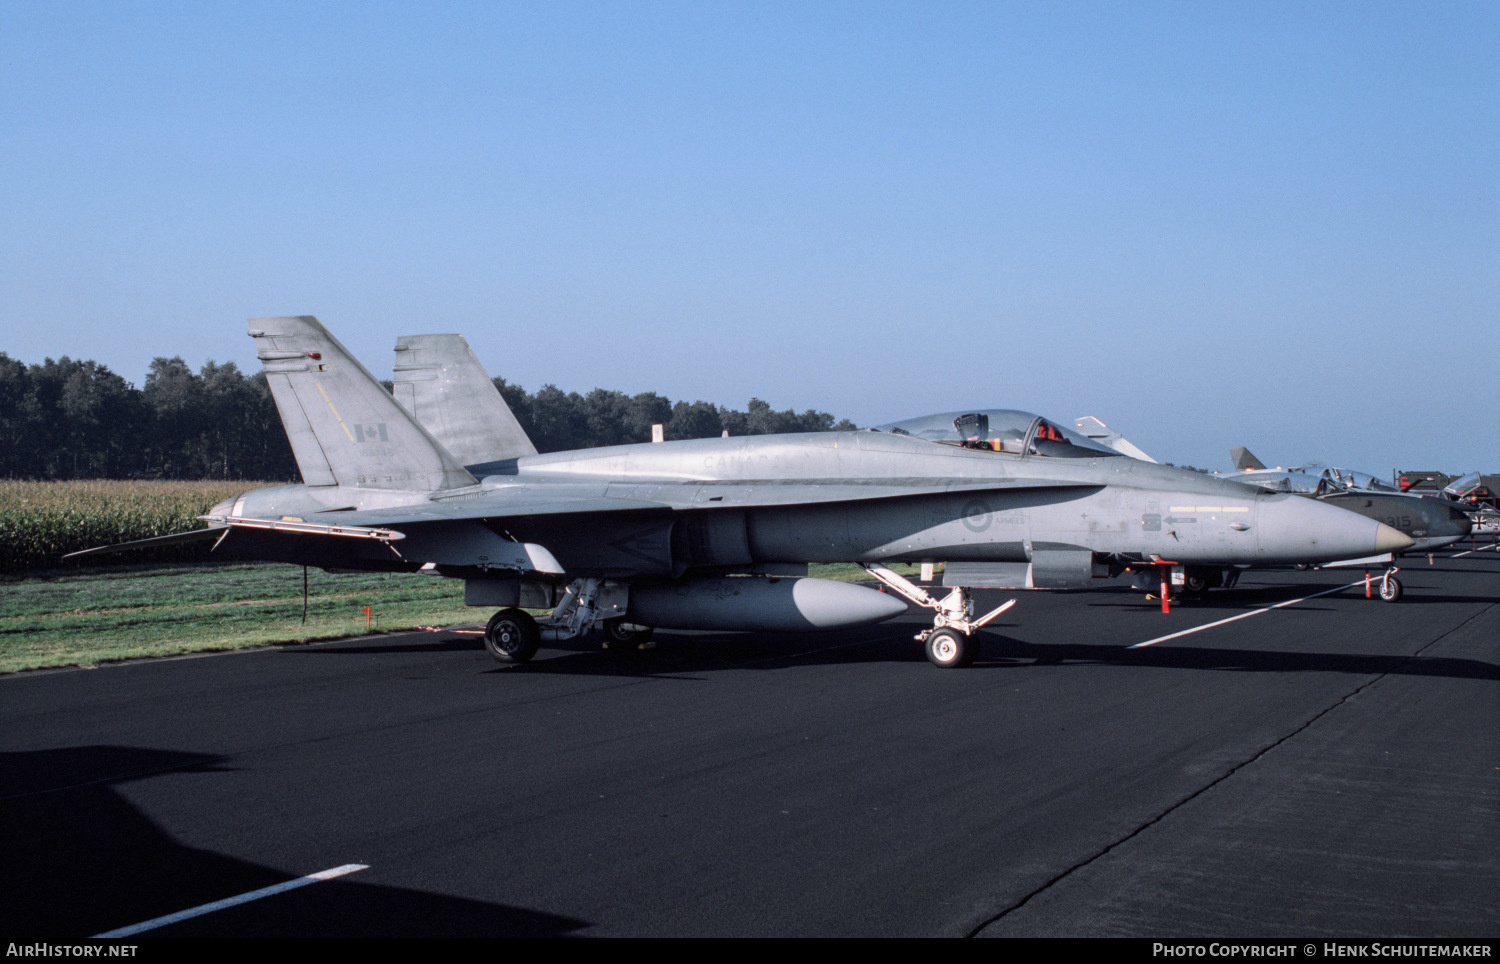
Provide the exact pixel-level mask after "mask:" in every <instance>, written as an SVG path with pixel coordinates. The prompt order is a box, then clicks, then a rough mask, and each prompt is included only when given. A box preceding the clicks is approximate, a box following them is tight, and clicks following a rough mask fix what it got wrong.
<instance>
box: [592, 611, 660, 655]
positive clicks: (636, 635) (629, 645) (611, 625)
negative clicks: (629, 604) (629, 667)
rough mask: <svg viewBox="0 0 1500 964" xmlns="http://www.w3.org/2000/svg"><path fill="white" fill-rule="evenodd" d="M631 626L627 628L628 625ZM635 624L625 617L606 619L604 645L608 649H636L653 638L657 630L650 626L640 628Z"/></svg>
mask: <svg viewBox="0 0 1500 964" xmlns="http://www.w3.org/2000/svg"><path fill="white" fill-rule="evenodd" d="M627 626H628V627H631V628H628V629H627V628H626V627H627ZM634 627H635V624H634V623H630V622H627V621H626V620H625V619H624V618H623V617H622V618H620V619H606V620H605V621H604V645H605V647H606V648H607V649H611V650H614V649H620V650H627V649H636V648H637V647H639V646H641V645H642V644H644V643H647V642H649V641H650V639H651V634H652V633H653V632H655V630H653V629H652V628H651V627H650V626H646V627H643V628H640V629H636V628H634Z"/></svg>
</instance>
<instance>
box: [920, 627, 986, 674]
mask: <svg viewBox="0 0 1500 964" xmlns="http://www.w3.org/2000/svg"><path fill="white" fill-rule="evenodd" d="M978 655H979V640H977V639H974V638H973V637H970V636H965V635H964V634H963V633H961V632H959V631H958V630H956V629H939V630H937V631H936V632H934V633H933V634H932V635H931V636H928V637H927V659H928V661H929V662H931V663H932V665H934V666H941V667H942V668H943V669H957V668H959V667H962V666H968V665H969V664H970V663H972V662H974V657H976V656H978Z"/></svg>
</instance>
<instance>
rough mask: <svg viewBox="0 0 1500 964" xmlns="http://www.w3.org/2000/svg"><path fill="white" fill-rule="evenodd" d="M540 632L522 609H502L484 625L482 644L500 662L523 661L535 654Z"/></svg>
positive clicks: (528, 614) (534, 622)
mask: <svg viewBox="0 0 1500 964" xmlns="http://www.w3.org/2000/svg"><path fill="white" fill-rule="evenodd" d="M541 641H542V633H541V631H540V630H539V629H537V627H536V620H535V619H532V618H531V614H530V613H528V612H526V611H525V610H524V609H502V610H500V611H499V612H498V613H495V615H493V616H491V617H490V622H489V625H487V626H485V627H484V645H485V648H486V649H488V650H489V651H490V655H491V656H493V657H495V658H496V659H498V660H499V661H500V662H502V663H524V662H526V661H527V660H529V659H531V657H533V656H535V655H536V649H537V646H538V645H540V643H541Z"/></svg>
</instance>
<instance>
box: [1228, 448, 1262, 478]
mask: <svg viewBox="0 0 1500 964" xmlns="http://www.w3.org/2000/svg"><path fill="white" fill-rule="evenodd" d="M1229 457H1230V458H1231V459H1233V460H1234V467H1235V468H1237V469H1239V470H1240V471H1241V472H1249V471H1252V470H1254V469H1263V468H1265V464H1264V463H1262V462H1261V460H1260V459H1258V458H1256V457H1255V456H1254V455H1252V454H1251V452H1250V450H1249V449H1247V448H1245V447H1244V446H1243V445H1236V446H1235V447H1234V448H1232V449H1230V450H1229Z"/></svg>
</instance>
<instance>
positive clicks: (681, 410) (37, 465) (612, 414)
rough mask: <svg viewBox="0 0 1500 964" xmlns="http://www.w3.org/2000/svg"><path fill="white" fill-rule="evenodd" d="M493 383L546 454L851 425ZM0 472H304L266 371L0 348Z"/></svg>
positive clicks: (83, 475)
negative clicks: (41, 355) (138, 370)
mask: <svg viewBox="0 0 1500 964" xmlns="http://www.w3.org/2000/svg"><path fill="white" fill-rule="evenodd" d="M386 387H387V389H389V388H390V384H389V383H388V382H387V383H386ZM495 387H496V388H498V389H499V390H500V394H501V395H502V396H503V397H504V398H505V401H506V403H507V404H508V405H510V407H511V410H512V411H513V412H515V415H516V419H517V420H518V421H519V422H520V423H521V427H522V428H524V429H525V430H526V434H527V435H529V436H530V437H531V440H532V442H533V444H535V445H536V447H537V450H538V451H541V452H558V451H564V450H567V449H579V448H593V447H596V446H600V445H617V444H622V443H627V442H646V441H650V439H651V426H652V425H654V424H661V425H663V426H665V432H666V437H667V438H668V439H689V438H709V437H712V436H717V435H720V434H722V433H724V432H726V431H727V432H728V433H729V434H730V435H767V434H777V433H784V432H826V431H844V430H848V429H853V428H854V427H855V426H854V424H853V423H852V422H849V421H848V420H847V419H845V420H840V421H837V422H835V420H834V417H833V416H832V415H830V414H828V413H827V412H819V411H814V410H812V409H808V410H807V411H804V412H802V413H801V414H798V413H796V412H794V411H791V410H790V409H789V410H787V411H784V412H778V411H775V410H773V409H772V408H771V406H770V405H769V404H768V403H766V402H764V401H762V400H760V399H758V398H752V399H750V403H749V405H748V406H747V408H746V410H745V411H737V410H734V409H728V408H724V407H722V406H718V405H714V404H712V403H709V402H704V401H696V402H675V403H674V402H673V401H672V400H671V399H669V398H667V397H665V396H663V395H658V394H656V393H655V392H642V393H641V394H639V395H626V394H625V393H623V392H616V391H610V390H608V389H603V388H596V389H594V390H593V391H591V392H589V393H588V394H587V395H580V394H578V393H577V392H564V391H563V390H562V389H560V388H558V387H557V386H556V385H550V384H549V385H543V386H542V387H541V389H540V390H538V391H537V392H535V393H531V392H527V391H526V390H525V389H524V388H522V387H521V386H519V385H512V384H509V383H508V382H506V380H505V379H503V378H496V379H495ZM0 477H7V478H14V479H265V480H267V481H296V480H297V479H298V474H297V466H296V463H295V461H293V459H292V451H291V447H290V446H289V445H288V444H287V440H286V433H285V431H283V430H282V427H281V418H280V417H279V416H278V415H277V413H276V404H275V402H274V401H273V400H272V398H271V392H270V389H269V388H268V387H267V385H266V379H265V375H264V374H263V373H261V372H256V373H255V374H253V375H245V374H244V373H243V372H241V371H240V370H239V368H238V367H237V366H236V365H235V364H234V362H226V363H224V364H222V365H221V364H218V363H217V362H212V361H210V362H207V363H206V364H204V365H203V367H202V368H200V369H199V370H198V371H196V372H194V371H193V370H192V368H191V367H190V366H188V364H187V363H186V362H184V361H183V360H182V359H181V358H157V359H155V360H154V361H152V362H151V368H150V370H149V372H148V373H147V375H146V382H145V384H144V385H143V386H142V387H141V388H136V387H135V386H134V385H133V384H131V383H130V382H128V381H126V380H125V379H124V378H122V377H120V376H119V375H117V374H115V373H114V372H112V371H110V370H109V368H108V367H106V366H104V365H100V364H98V363H97V362H92V361H75V360H73V359H70V358H68V357H67V356H64V357H62V358H59V359H57V360H56V361H54V360H53V359H51V358H49V359H47V360H46V361H45V362H43V363H42V364H40V365H37V364H33V365H26V364H24V363H23V362H20V361H18V360H16V359H13V358H11V357H10V356H9V355H7V354H5V353H4V352H0Z"/></svg>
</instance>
